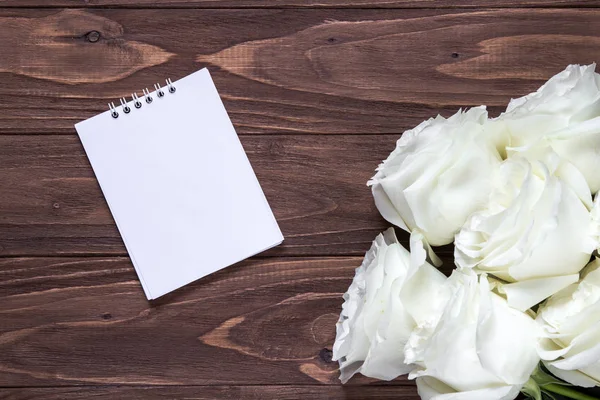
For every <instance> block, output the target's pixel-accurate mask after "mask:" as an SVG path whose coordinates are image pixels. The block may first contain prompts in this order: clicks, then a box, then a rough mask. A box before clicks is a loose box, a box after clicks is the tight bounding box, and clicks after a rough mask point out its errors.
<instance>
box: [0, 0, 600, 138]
mask: <svg viewBox="0 0 600 400" xmlns="http://www.w3.org/2000/svg"><path fill="white" fill-rule="evenodd" d="M599 23H600V10H596V9H582V10H572V9H544V10H528V9H515V10H488V11H479V10H477V11H462V12H461V11H458V10H431V9H427V10H365V9H360V10H337V9H336V10H312V9H309V10H298V9H289V10H260V9H251V10H230V9H219V10H194V9H190V10H183V9H164V10H147V9H140V10H130V9H77V10H75V9H64V10H62V9H27V10H21V9H8V8H4V9H0V51H1V53H2V54H3V57H2V58H0V79H1V80H2V85H0V133H5V134H6V133H23V134H29V133H68V134H71V133H73V126H72V125H73V123H75V122H77V121H79V120H82V119H84V118H87V117H90V116H92V115H94V114H96V113H98V112H100V111H104V110H105V107H106V106H105V105H106V103H107V102H108V101H110V100H115V99H117V98H119V97H121V96H129V95H130V93H131V91H133V90H137V91H138V92H141V89H142V88H144V87H148V86H151V85H152V84H153V83H154V82H158V81H163V80H164V78H167V77H172V78H178V77H181V76H184V75H186V74H188V73H191V72H193V71H194V70H197V69H199V68H201V67H204V66H208V67H209V68H210V69H211V71H212V72H213V76H214V79H215V81H216V84H217V87H218V88H219V89H220V91H221V93H222V95H223V98H224V102H225V105H226V107H227V108H228V110H229V111H230V113H231V116H232V120H233V122H234V124H235V125H236V127H237V128H238V130H239V132H240V133H242V134H248V133H297V132H302V133H356V132H362V133H366V134H377V133H398V132H401V131H403V130H405V129H407V128H410V127H412V126H414V125H416V124H417V123H419V122H420V121H422V120H423V119H426V118H428V117H430V116H433V115H436V114H437V113H442V114H444V115H448V114H450V113H453V112H455V111H456V109H457V108H459V107H465V106H473V105H479V104H487V105H489V106H491V107H492V111H493V113H494V114H497V113H498V112H499V111H500V110H501V109H502V108H503V107H505V105H506V103H507V102H508V100H509V99H510V98H511V97H516V96H519V95H523V94H525V93H528V92H530V91H532V90H534V89H536V88H537V87H538V86H539V85H540V84H541V83H542V82H543V81H544V80H546V79H547V78H549V77H550V76H551V75H553V74H555V73H557V72H558V71H560V70H562V69H563V68H564V67H565V66H566V65H567V64H569V63H591V62H593V61H594V60H596V59H598V54H600V32H598V31H597V30H593V29H591V28H589V27H593V26H597V25H598V24H599ZM491 26H493V29H491V28H490V27H491Z"/></svg>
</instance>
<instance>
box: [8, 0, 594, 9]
mask: <svg viewBox="0 0 600 400" xmlns="http://www.w3.org/2000/svg"><path fill="white" fill-rule="evenodd" d="M598 5H600V2H599V1H598V0H306V1H303V0H189V1H186V0H0V6H2V7H124V8H226V7H227V8H229V7H231V8H436V9H440V8H441V9H444V8H478V7H494V8H514V7H560V8H564V7H597V6H598Z"/></svg>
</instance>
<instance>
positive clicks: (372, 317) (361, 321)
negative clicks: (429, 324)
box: [333, 228, 446, 382]
mask: <svg viewBox="0 0 600 400" xmlns="http://www.w3.org/2000/svg"><path fill="white" fill-rule="evenodd" d="M411 249H412V254H411V253H409V252H408V251H407V250H406V249H404V248H403V247H402V246H401V245H400V243H398V240H397V239H396V235H395V233H394V230H393V229H392V228H390V229H388V230H387V231H386V232H385V233H384V234H383V235H381V234H380V235H379V236H377V238H376V239H375V241H374V242H373V246H372V247H371V249H370V250H369V251H368V252H367V254H366V255H365V259H364V261H363V263H362V265H361V266H360V267H359V268H357V269H356V275H355V277H354V280H353V281H352V284H351V285H350V287H349V288H348V291H347V292H346V293H345V294H344V300H345V302H344V304H343V306H342V313H341V315H340V319H339V322H338V324H337V336H336V340H335V344H334V346H333V359H334V360H339V364H340V372H341V376H340V379H341V380H342V382H346V381H348V379H350V378H351V377H352V376H353V375H354V374H355V373H357V372H360V373H362V374H363V375H366V376H370V377H373V378H378V379H385V380H391V379H394V378H396V377H397V376H399V375H403V374H407V373H408V372H410V370H411V369H412V367H411V366H409V365H406V364H405V363H404V353H403V348H404V344H405V343H406V341H407V339H408V337H409V336H410V333H411V331H412V330H413V328H414V327H415V326H418V325H419V324H423V323H425V321H426V319H427V318H428V317H429V316H430V315H432V311H431V309H432V308H434V307H438V306H439V305H438V304H437V303H436V302H437V301H438V300H439V299H440V296H436V292H437V290H438V289H439V288H440V287H441V286H442V284H443V283H444V281H445V280H446V277H445V276H444V275H443V274H442V273H441V272H439V271H438V270H437V269H436V268H434V267H432V266H431V265H430V264H428V263H427V262H426V261H425V258H426V250H425V247H424V244H423V243H422V241H421V238H420V237H419V236H418V235H414V236H413V237H411Z"/></svg>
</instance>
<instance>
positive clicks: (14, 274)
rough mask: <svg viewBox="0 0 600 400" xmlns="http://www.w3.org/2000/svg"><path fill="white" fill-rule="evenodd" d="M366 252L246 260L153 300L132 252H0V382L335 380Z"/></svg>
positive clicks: (7, 384) (358, 381) (3, 384)
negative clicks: (338, 344) (337, 345)
mask: <svg viewBox="0 0 600 400" xmlns="http://www.w3.org/2000/svg"><path fill="white" fill-rule="evenodd" d="M361 261H362V258H361V257H334V258H295V259H289V258H277V259H269V260H256V259H254V260H247V261H245V262H243V263H241V264H239V265H236V266H232V267H229V268H226V269H225V270H222V271H219V272H217V273H215V274H213V275H211V276H209V277H206V278H203V279H201V280H199V281H197V282H195V283H192V284H190V285H188V286H186V287H184V288H182V289H179V290H177V291H175V292H173V293H170V294H168V295H166V296H164V297H162V298H160V299H158V300H155V301H152V302H151V303H149V302H148V301H146V299H145V297H144V294H143V292H142V289H141V287H140V285H139V282H138V280H137V278H136V275H135V273H134V270H133V267H132V266H131V264H130V262H129V260H128V259H127V258H124V257H123V258H120V257H113V258H94V257H87V258H7V259H0V318H1V321H2V324H0V387H20V386H61V385H64V386H72V385H80V384H87V385H229V384H235V385H245V384H248V385H250V384H251V385H258V384H268V385H280V384H294V385H300V384H315V383H322V384H327V385H337V384H339V381H338V371H337V363H335V362H332V361H331V346H332V344H333V341H334V338H335V322H336V320H337V318H338V315H339V312H340V310H341V304H342V298H341V296H342V293H343V292H345V291H346V289H347V287H348V285H349V284H350V282H351V280H352V277H353V275H354V268H356V267H357V266H358V265H360V262H361ZM367 382H372V380H369V379H366V378H364V377H362V378H360V377H359V378H357V379H353V381H352V384H364V383H367ZM393 384H407V383H406V381H405V380H404V381H403V380H402V379H401V380H399V381H397V382H393Z"/></svg>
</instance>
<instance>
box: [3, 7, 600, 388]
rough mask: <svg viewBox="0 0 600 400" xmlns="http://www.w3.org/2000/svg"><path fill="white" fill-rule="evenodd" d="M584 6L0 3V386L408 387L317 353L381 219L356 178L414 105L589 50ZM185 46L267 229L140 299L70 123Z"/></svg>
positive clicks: (590, 27)
mask: <svg viewBox="0 0 600 400" xmlns="http://www.w3.org/2000/svg"><path fill="white" fill-rule="evenodd" d="M577 5H579V6H584V7H586V8H579V9H575V8H568V7H575V6H577ZM517 6H522V7H526V8H515V7H517ZM599 6H600V1H566V0H564V1H561V0H523V1H516V0H514V1H508V2H504V3H498V2H497V1H494V0H460V1H459V0H457V1H443V0H428V1H413V0H274V1H261V0H240V1H234V0H191V1H187V2H185V1H178V0H141V1H133V0H86V1H74V0H2V1H0V387H1V388H2V389H0V398H2V399H32V398H35V399H38V398H39V399H88V398H94V399H159V398H160V399H162V398H194V399H212V398H218V399H279V400H284V399H344V398H346V399H363V398H367V397H370V398H377V399H412V400H416V399H418V396H417V394H416V390H415V388H414V386H413V383H412V382H409V381H407V380H406V379H404V378H401V379H398V380H396V381H394V382H391V383H381V382H375V381H373V380H369V379H366V378H362V377H359V378H356V379H354V380H353V381H352V382H351V384H349V385H347V386H345V387H342V386H340V385H339V382H338V379H337V377H338V371H337V365H336V363H334V362H332V361H331V347H332V343H333V340H334V335H335V327H334V324H335V322H336V320H337V317H338V314H339V311H340V306H341V303H342V299H341V295H342V293H343V292H344V291H345V290H346V288H347V286H348V285H349V283H350V281H351V279H352V276H353V270H354V268H355V267H357V266H358V265H359V264H360V262H361V259H362V255H363V254H364V252H365V251H366V250H367V248H368V247H369V245H370V242H371V240H373V238H374V237H375V235H376V234H377V233H378V232H379V231H381V230H383V229H384V228H386V226H387V224H386V222H385V221H383V220H382V219H381V218H380V217H379V215H378V213H377V211H376V209H375V207H374V205H373V202H372V199H371V195H370V191H369V189H368V188H367V187H366V185H365V183H366V181H367V180H368V179H369V177H370V176H371V175H373V171H374V169H375V167H376V166H377V164H378V163H379V162H380V161H381V160H382V159H384V158H385V157H386V156H387V154H388V153H389V152H390V151H391V150H392V149H393V147H394V142H395V140H396V139H397V138H398V136H399V134H400V133H401V132H403V131H404V130H406V129H408V128H410V127H412V126H414V125H416V124H417V123H419V122H420V121H422V120H424V119H426V118H429V117H432V116H435V115H436V114H438V113H441V114H443V115H445V116H448V115H450V114H452V113H454V112H455V111H456V110H457V109H458V108H460V107H470V106H475V105H479V104H487V105H488V106H489V109H490V111H491V113H492V115H497V114H498V113H499V112H500V111H501V110H502V109H503V107H505V106H506V103H507V102H508V100H509V99H510V98H511V97H516V96H520V95H523V94H525V93H528V92H530V91H532V90H535V89H536V88H537V87H538V86H539V85H540V84H541V83H542V82H543V81H544V80H545V79H547V78H548V77H550V76H552V75H553V74H555V73H556V72H558V71H560V70H562V69H563V68H564V67H565V66H566V65H567V64H569V63H591V62H594V61H598V60H600V30H598V27H599V26H600V9H598V8H596V7H599ZM487 7H493V8H487ZM205 66H208V67H209V68H210V70H211V72H212V74H213V77H214V80H215V82H216V85H217V87H218V88H219V90H220V92H221V95H222V97H223V101H224V102H225V105H226V107H227V109H228V110H229V113H230V115H231V119H232V120H233V123H234V125H235V126H236V128H237V131H238V133H239V135H240V136H241V140H242V142H243V145H244V147H245V149H246V151H247V153H248V155H249V157H250V160H251V162H252V164H253V166H254V168H255V170H256V173H257V175H258V178H259V180H260V182H261V184H262V186H263V188H264V191H265V193H266V195H267V198H268V199H269V201H270V203H271V205H272V207H273V209H274V212H275V214H276V217H277V219H278V221H279V223H280V225H281V228H282V230H283V233H284V235H285V237H286V240H285V243H284V244H283V245H281V246H279V247H278V248H275V249H273V250H270V251H268V252H266V253H264V254H261V255H260V256H258V257H254V258H252V259H250V260H248V261H246V262H243V263H241V264H240V265H236V266H232V267H230V268H227V269H225V270H224V271H221V272H218V273H216V274H214V275H212V276H209V277H207V278H205V279H202V280H200V281H198V282H196V283H194V284H191V285H189V286H187V287H185V288H183V289H181V290H178V291H176V292H174V293H172V294H170V295H167V296H165V297H163V298H161V299H159V300H157V301H153V302H150V303H148V302H147V301H146V299H145V297H144V295H143V292H142V289H141V287H140V285H139V283H138V280H137V277H136V275H135V273H134V271H133V268H132V265H131V263H130V261H129V258H128V257H127V253H126V251H125V248H124V246H123V244H122V241H121V239H120V237H119V234H118V232H117V229H116V227H115V225H114V222H113V220H112V217H111V215H110V213H109V211H108V208H107V206H106V202H105V200H104V198H103V197H102V195H101V192H100V189H99V187H98V184H97V181H96V179H95V178H94V174H93V172H92V169H91V168H90V165H89V163H88V160H87V158H86V157H85V155H84V152H83V149H82V147H81V144H80V142H79V140H78V138H77V136H76V134H75V130H74V128H73V124H74V123H76V122H78V121H80V120H83V119H85V118H88V117H91V116H93V115H95V114H97V113H99V112H102V111H104V110H105V109H106V103H107V102H109V101H114V100H115V99H118V98H119V97H121V96H128V95H129V94H130V93H131V92H132V91H135V90H137V91H138V92H141V89H142V88H144V87H149V86H152V84H153V83H154V82H159V81H164V79H165V78H167V77H171V78H173V79H176V78H180V77H183V76H185V75H187V74H189V73H191V72H193V71H195V70H198V69H200V68H202V67H205ZM401 238H402V240H403V241H404V243H406V238H407V237H406V235H401ZM440 253H441V254H442V255H443V256H444V257H445V259H446V260H447V263H448V265H451V249H442V250H441V252H440Z"/></svg>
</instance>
